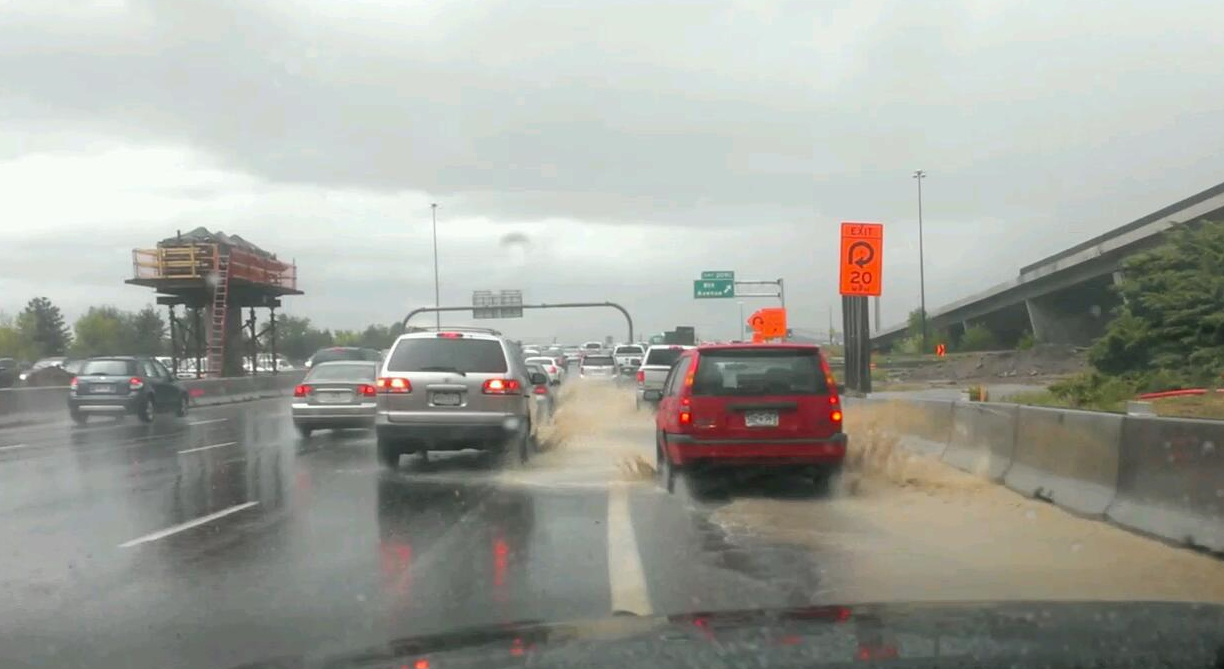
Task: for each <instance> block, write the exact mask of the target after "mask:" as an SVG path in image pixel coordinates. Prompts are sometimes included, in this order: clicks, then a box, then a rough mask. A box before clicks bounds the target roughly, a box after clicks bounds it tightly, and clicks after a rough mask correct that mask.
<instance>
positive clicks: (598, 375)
mask: <svg viewBox="0 0 1224 669" xmlns="http://www.w3.org/2000/svg"><path fill="white" fill-rule="evenodd" d="M578 376H580V377H582V378H584V379H595V380H605V379H606V380H609V381H614V380H616V361H615V360H613V359H612V356H610V355H587V356H583V358H582V362H581V363H579V365H578Z"/></svg>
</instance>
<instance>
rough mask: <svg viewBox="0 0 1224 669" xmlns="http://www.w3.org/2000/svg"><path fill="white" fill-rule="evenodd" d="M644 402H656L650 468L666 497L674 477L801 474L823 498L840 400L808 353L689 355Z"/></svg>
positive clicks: (768, 350)
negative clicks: (760, 471) (767, 471)
mask: <svg viewBox="0 0 1224 669" xmlns="http://www.w3.org/2000/svg"><path fill="white" fill-rule="evenodd" d="M645 399H646V400H648V401H658V402H659V409H658V411H657V412H656V414H655V428H656V429H655V443H656V447H655V467H656V471H657V472H658V480H659V485H660V486H662V487H664V488H666V489H667V490H668V491H669V492H671V491H672V490H674V487H675V480H676V478H677V476H679V475H681V474H682V473H687V474H692V475H701V474H707V473H716V472H728V471H735V470H742V469H745V468H773V469H776V470H778V471H786V472H796V471H801V472H804V473H806V474H807V475H808V476H809V477H810V478H811V479H812V481H813V483H814V484H815V486H816V489H817V491H824V490H827V488H828V484H829V481H830V480H831V479H832V477H834V476H836V475H837V474H838V473H839V472H840V471H841V467H842V461H843V460H844V459H845V457H846V443H847V438H846V434H845V432H843V431H842V406H841V400H840V398H839V396H838V392H837V386H836V385H835V384H834V383H833V376H832V374H831V373H830V371H829V366H828V363H827V362H826V361H825V359H824V357H823V355H822V354H821V351H820V349H819V347H817V346H812V345H806V344H746V345H737V344H728V345H718V346H701V347H697V348H695V349H690V350H687V351H684V352H683V354H682V355H681V357H680V359H679V360H677V361H676V364H675V366H674V367H672V369H671V372H669V374H668V376H667V379H666V380H665V383H664V387H663V388H662V389H661V390H656V389H650V390H647V391H646V393H645Z"/></svg>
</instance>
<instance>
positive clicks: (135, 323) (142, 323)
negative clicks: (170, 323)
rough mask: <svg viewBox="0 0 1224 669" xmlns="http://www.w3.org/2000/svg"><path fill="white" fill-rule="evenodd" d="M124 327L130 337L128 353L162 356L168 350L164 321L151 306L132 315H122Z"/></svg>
mask: <svg viewBox="0 0 1224 669" xmlns="http://www.w3.org/2000/svg"><path fill="white" fill-rule="evenodd" d="M124 320H125V321H126V322H125V327H127V329H128V334H129V335H130V337H131V339H130V342H131V343H130V351H131V352H132V353H134V354H141V355H162V354H163V353H166V352H167V351H168V350H169V340H168V339H167V336H166V334H167V330H166V321H165V320H163V319H162V317H161V314H159V313H158V312H157V309H155V308H153V305H146V306H145V308H144V309H141V310H140V311H138V312H136V313H134V314H124Z"/></svg>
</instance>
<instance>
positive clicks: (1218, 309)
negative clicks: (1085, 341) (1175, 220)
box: [1088, 222, 1224, 386]
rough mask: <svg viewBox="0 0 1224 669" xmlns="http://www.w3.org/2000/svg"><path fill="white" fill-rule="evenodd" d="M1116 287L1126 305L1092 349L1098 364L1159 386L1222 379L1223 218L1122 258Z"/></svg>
mask: <svg viewBox="0 0 1224 669" xmlns="http://www.w3.org/2000/svg"><path fill="white" fill-rule="evenodd" d="M1116 290H1117V292H1118V294H1119V295H1120V296H1121V298H1122V302H1123V303H1122V306H1121V307H1119V308H1118V311H1117V317H1116V318H1115V319H1114V320H1113V321H1111V322H1110V324H1109V326H1108V328H1107V329H1106V332H1105V335H1104V336H1103V337H1102V338H1101V339H1099V340H1098V341H1097V342H1096V344H1094V345H1093V347H1092V348H1091V349H1090V351H1089V355H1088V360H1089V362H1091V363H1092V365H1093V367H1095V368H1096V369H1097V370H1098V371H1100V372H1101V373H1104V374H1107V375H1112V376H1127V377H1130V378H1132V379H1146V380H1151V381H1152V383H1154V384H1156V385H1160V386H1168V385H1170V384H1171V383H1175V379H1178V378H1180V379H1182V380H1183V381H1184V382H1185V383H1193V384H1217V383H1219V381H1220V375H1221V372H1224V222H1209V223H1202V224H1197V225H1183V226H1177V227H1175V228H1173V229H1171V230H1170V231H1169V232H1168V234H1167V236H1166V239H1165V241H1164V243H1162V244H1161V245H1160V246H1157V247H1156V248H1153V249H1151V250H1149V251H1146V252H1144V253H1140V254H1137V255H1134V256H1132V257H1130V258H1128V259H1127V260H1126V261H1125V262H1124V263H1123V273H1122V280H1121V281H1120V282H1119V283H1118V285H1117V286H1116ZM1140 385H1141V386H1148V385H1151V384H1149V383H1146V382H1142V383H1140Z"/></svg>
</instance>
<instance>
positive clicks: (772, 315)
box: [748, 307, 786, 341]
mask: <svg viewBox="0 0 1224 669" xmlns="http://www.w3.org/2000/svg"><path fill="white" fill-rule="evenodd" d="M748 327H750V328H752V332H753V333H754V334H756V335H760V336H761V338H762V339H782V338H783V337H785V336H786V309H783V308H781V307H771V308H768V309H758V310H757V311H756V313H754V314H752V316H751V317H750V318H749V319H748ZM753 341H756V338H755V337H754V338H753Z"/></svg>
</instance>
